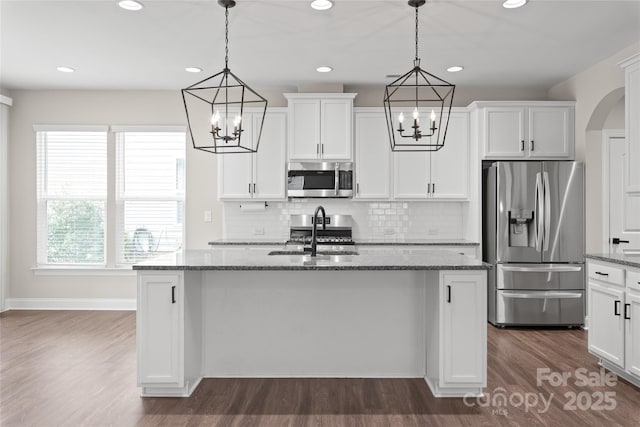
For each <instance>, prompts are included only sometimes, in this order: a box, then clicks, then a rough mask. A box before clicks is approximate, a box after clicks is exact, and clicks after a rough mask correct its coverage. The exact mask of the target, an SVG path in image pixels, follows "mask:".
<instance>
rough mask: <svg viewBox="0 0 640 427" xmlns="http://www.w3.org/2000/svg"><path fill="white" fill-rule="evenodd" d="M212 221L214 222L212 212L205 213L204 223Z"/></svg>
mask: <svg viewBox="0 0 640 427" xmlns="http://www.w3.org/2000/svg"><path fill="white" fill-rule="evenodd" d="M211 221H213V215H212V214H211V211H204V222H211Z"/></svg>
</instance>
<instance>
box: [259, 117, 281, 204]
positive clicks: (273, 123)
mask: <svg viewBox="0 0 640 427" xmlns="http://www.w3.org/2000/svg"><path fill="white" fill-rule="evenodd" d="M261 118H262V116H261V115H255V116H254V129H258V128H259V125H260V120H261ZM286 126H287V116H286V114H284V113H267V114H266V116H265V118H264V126H263V127H262V137H261V138H260V145H259V146H258V152H257V153H255V154H254V155H253V168H254V169H253V184H255V187H253V186H252V191H253V197H254V198H258V199H261V200H262V199H265V200H266V199H284V197H285V195H284V183H285V171H284V167H285V162H286V159H285V143H286V133H287V127H286ZM256 137H257V136H256Z"/></svg>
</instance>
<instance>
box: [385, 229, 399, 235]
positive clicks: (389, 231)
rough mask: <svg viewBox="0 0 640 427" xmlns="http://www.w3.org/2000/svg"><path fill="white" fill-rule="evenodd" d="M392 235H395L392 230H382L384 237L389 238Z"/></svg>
mask: <svg viewBox="0 0 640 427" xmlns="http://www.w3.org/2000/svg"><path fill="white" fill-rule="evenodd" d="M393 234H396V232H395V230H394V229H393V228H385V229H384V235H385V236H391V235H393Z"/></svg>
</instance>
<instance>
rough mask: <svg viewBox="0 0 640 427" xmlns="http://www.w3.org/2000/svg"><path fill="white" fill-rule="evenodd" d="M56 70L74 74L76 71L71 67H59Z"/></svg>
mask: <svg viewBox="0 0 640 427" xmlns="http://www.w3.org/2000/svg"><path fill="white" fill-rule="evenodd" d="M56 69H57V70H58V71H62V72H63V73H73V72H74V71H76V70H75V69H73V68H71V67H58V68H56Z"/></svg>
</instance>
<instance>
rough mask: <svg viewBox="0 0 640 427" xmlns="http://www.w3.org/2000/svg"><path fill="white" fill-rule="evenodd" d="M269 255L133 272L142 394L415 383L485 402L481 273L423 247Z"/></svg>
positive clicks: (155, 265)
mask: <svg viewBox="0 0 640 427" xmlns="http://www.w3.org/2000/svg"><path fill="white" fill-rule="evenodd" d="M269 252H271V249H270V248H264V247H262V248H261V247H259V246H253V247H225V248H216V249H212V250H190V251H185V252H178V253H175V254H172V255H170V256H165V257H163V258H156V259H154V260H150V261H147V262H144V263H141V264H138V265H136V266H134V269H136V270H137V271H138V311H137V352H138V385H139V386H140V387H142V394H143V396H189V395H190V394H191V393H192V392H193V390H194V389H195V388H196V387H197V385H198V383H199V382H200V381H201V379H202V378H220V377H358V378H362V377H375V378H380V377H421V378H425V380H426V381H427V384H428V385H429V387H430V389H431V391H432V392H433V394H434V395H435V396H438V397H463V396H465V395H469V394H470V395H474V396H477V395H480V394H481V393H482V388H483V387H484V386H485V384H486V369H487V368H486V345H487V344H486V311H487V310H486V279H487V269H488V268H490V267H489V266H488V265H487V264H485V263H483V262H481V261H478V260H476V259H474V258H472V257H467V256H463V255H459V254H457V253H454V252H450V251H438V250H429V249H424V250H415V249H413V250H405V249H402V248H398V249H397V250H396V251H394V252H393V253H389V252H388V251H385V252H384V253H364V252H363V253H362V254H359V255H320V256H318V257H315V258H312V257H310V256H308V255H269Z"/></svg>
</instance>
